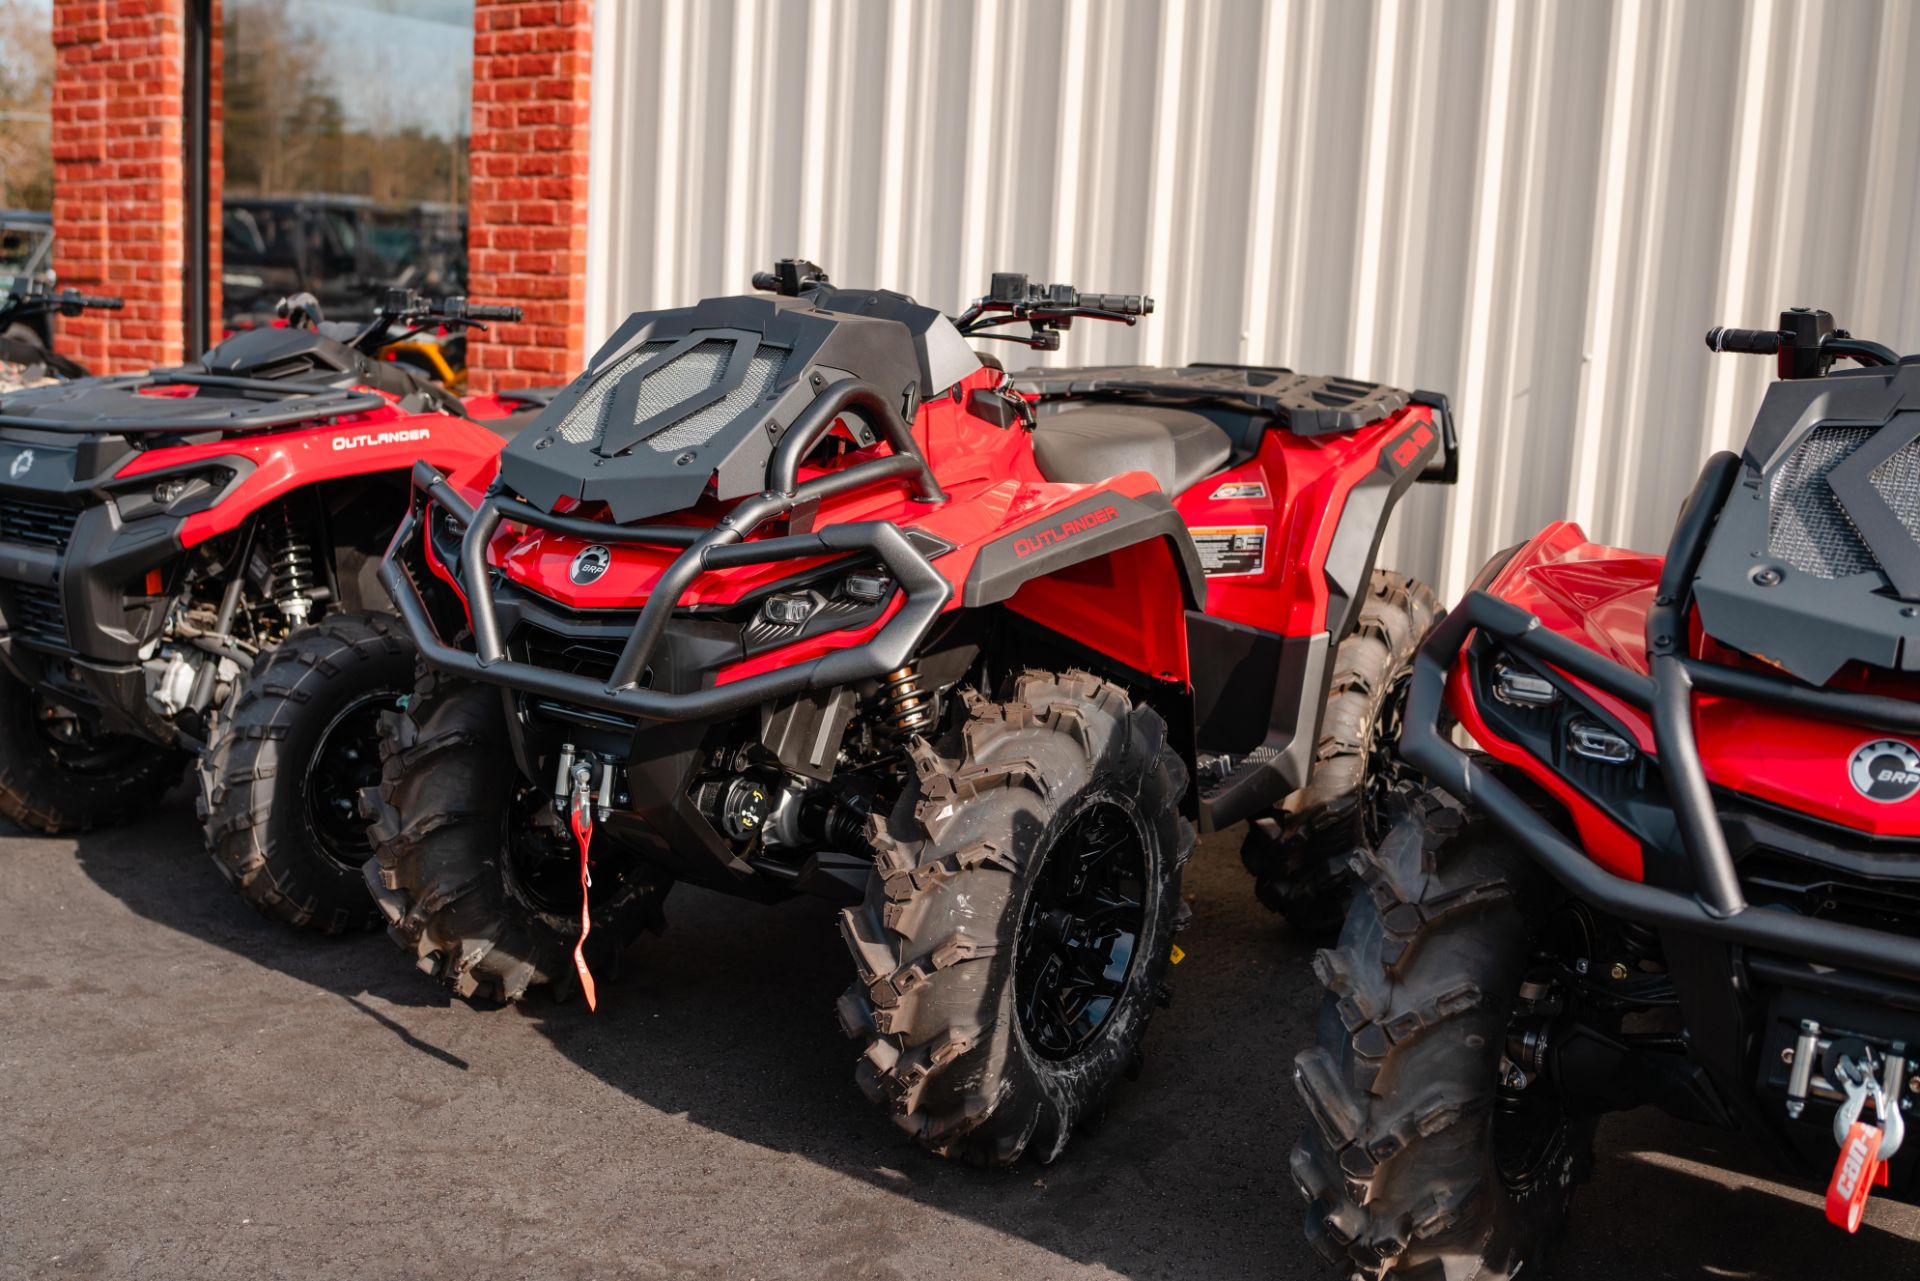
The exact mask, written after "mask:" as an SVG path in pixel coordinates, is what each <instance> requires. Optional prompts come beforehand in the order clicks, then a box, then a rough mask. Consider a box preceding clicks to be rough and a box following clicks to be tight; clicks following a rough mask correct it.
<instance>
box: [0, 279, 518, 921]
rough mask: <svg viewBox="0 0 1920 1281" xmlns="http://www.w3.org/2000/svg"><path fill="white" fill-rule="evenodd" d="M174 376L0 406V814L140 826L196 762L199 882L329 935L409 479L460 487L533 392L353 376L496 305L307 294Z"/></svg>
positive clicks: (355, 822) (366, 746) (373, 755)
mask: <svg viewBox="0 0 1920 1281" xmlns="http://www.w3.org/2000/svg"><path fill="white" fill-rule="evenodd" d="M284 310H285V315H286V319H287V321H288V323H287V325H286V326H285V327H282V328H262V329H255V330H251V331H248V332H246V333H241V334H237V335H234V336H233V337H231V338H228V339H227V340H226V341H224V342H221V343H220V344H218V345H217V346H215V347H214V348H213V349H212V350H211V351H209V352H208V353H207V354H206V355H205V356H203V357H202V358H200V359H199V360H197V361H194V362H193V363H191V364H188V365H184V366H181V367H179V368H176V369H159V370H153V371H151V372H149V373H145V374H139V375H131V376H123V377H96V378H85V379H80V380H78V381H74V382H68V383H63V384H59V385H56V386H50V387H41V388H36V389H31V390H27V391H18V392H12V393H9V394H7V395H5V396H0V815H4V816H5V817H7V818H8V819H11V820H12V821H13V822H15V823H18V824H20V825H21V826H23V827H27V828H31V829H34V830H39V831H46V832H69V831H82V830H86V829H88V828H94V827H104V826H108V825H112V824H115V823H119V822H122V821H125V820H127V819H130V818H133V817H136V816H138V815H140V814H142V813H144V812H145V811H146V810H147V809H148V808H149V807H150V806H151V805H152V804H153V802H154V800H155V799H156V798H157V797H158V796H159V795H160V793H162V792H164V791H165V790H167V789H168V788H169V787H171V786H172V785H173V784H174V783H176V782H177V781H178V780H179V778H180V775H181V772H182V769H183V768H184V766H185V765H186V764H187V762H188V760H189V758H190V757H192V756H193V755H194V754H196V753H197V754H198V756H199V781H200V785H201V804H202V816H203V818H204V819H205V821H206V826H207V838H208V842H209V844H210V846H211V849H212V852H213V855H214V858H215V861H216V863H217V864H218V865H219V867H220V869H221V870H222V872H223V873H225V874H226V875H227V876H228V877H229V879H231V880H232V881H233V883H234V884H235V885H236V886H237V887H238V888H239V890H240V892H241V893H242V894H243V895H244V896H245V897H246V898H247V900H248V901H249V902H250V903H252V904H253V905H254V906H255V907H256V908H258V909H260V910H261V911H262V912H264V913H266V914H267V915H269V916H272V917H274V918H276V919H279V920H283V921H287V922H289V923H291V924H295V925H301V926H306V927H308V928H312V929H316V930H321V931H326V932H335V931H340V930H346V929H352V928H358V927H360V926H363V925H366V924H368V923H369V922H370V920H371V918H372V906H371V904H370V902H369V900H368V898H367V894H366V890H365V888H364V885H363V883H362V880H361V877H360V872H359V865H360V862H361V861H362V860H364V859H365V858H366V856H367V852H368V847H367V844H366V837H365V834H364V830H363V824H362V823H361V821H360V819H359V817H358V814H357V808H356V806H357V797H358V791H359V788H360V787H361V786H363V785H365V784H367V783H370V782H372V781H373V780H374V779H375V778H376V777H377V770H378V755H377V751H376V748H375V740H374V736H375V720H376V717H377V716H378V714H379V712H380V711H381V710H382V709H383V708H385V707H390V706H391V705H392V704H393V702H394V700H396V699H398V698H401V697H404V696H405V694H406V692H407V690H408V689H410V688H411V687H412V683H413V666H414V660H413V651H412V648H411V646H409V645H408V644H407V641H406V638H405V635H404V633H403V632H402V631H401V629H400V628H399V627H398V626H396V625H395V623H394V622H393V621H392V619H391V618H390V611H391V608H392V606H391V604H390V602H389V601H388V599H387V597H386V594H385V593H384V592H383V591H382V589H381V587H380V585H379V582H378V581H377V578H376V576H375V571H376V567H377V565H378V562H379V558H380V554H381V552H382V550H383V549H384V548H385V546H386V544H387V540H388V539H389V537H391V535H392V533H393V527H394V524H395V523H396V522H397V521H398V520H399V518H400V516H401V515H402V514H403V513H404V512H405V509H406V493H407V479H406V478H407V473H408V470H409V468H411V467H412V466H413V464H414V462H415V461H416V460H418V459H421V458H427V459H431V460H434V461H435V464H436V465H438V466H441V467H444V468H446V469H447V470H448V472H449V474H452V475H458V476H461V477H469V476H472V475H474V474H476V473H478V472H479V471H480V470H481V469H483V468H486V467H488V466H490V465H491V463H492V460H493V458H494V456H495V454H497V453H498V451H499V449H500V445H501V443H502V439H503V436H504V435H505V434H507V433H510V432H511V431H512V430H514V429H515V428H516V427H517V426H519V425H520V424H521V423H523V422H524V421H525V419H526V418H527V417H530V416H531V415H530V409H531V408H532V407H533V406H534V405H537V403H538V402H539V401H540V400H541V399H542V397H541V396H539V395H530V396H529V395H522V396H518V397H514V396H488V397H482V398H478V399H476V400H474V401H472V402H467V403H462V402H461V401H460V400H458V399H456V398H455V397H454V396H453V395H451V394H450V393H449V392H447V391H446V390H445V389H444V388H441V387H439V386H437V385H435V384H433V383H431V382H429V381H427V380H426V379H424V378H422V377H420V376H419V375H418V374H416V373H414V372H412V371H411V370H408V369H405V368H403V367H401V366H399V365H395V364H391V363H388V362H385V361H379V360H375V359H372V358H371V357H370V355H369V353H370V352H373V351H376V350H378V349H379V347H380V346H381V345H383V344H384V343H385V342H386V341H387V340H388V339H389V338H393V337H399V336H401V335H403V334H404V333H405V332H406V331H407V330H408V329H410V328H413V327H416V326H423V325H431V326H436V327H437V326H452V327H460V326H471V325H474V324H476V323H479V322H481V321H482V320H484V319H503V320H510V319H514V318H517V316H518V314H519V313H518V310H517V309H516V308H512V307H482V306H477V305H472V304H469V303H467V302H466V300H464V299H458V298H455V299H449V300H446V301H444V302H428V301H427V300H425V299H422V298H421V297H420V296H419V295H417V294H414V293H411V292H409V291H406V290H397V291H393V292H391V293H389V295H388V296H387V297H386V299H385V300H384V301H383V302H382V304H381V306H380V308H379V310H378V311H377V313H376V315H375V318H374V320H372V321H371V322H369V323H367V324H365V325H342V324H338V323H333V322H327V321H325V320H323V319H322V318H321V316H320V312H319V309H318V307H317V306H316V305H315V304H314V302H313V300H312V299H311V298H293V299H289V300H287V307H286V308H285V309H284Z"/></svg>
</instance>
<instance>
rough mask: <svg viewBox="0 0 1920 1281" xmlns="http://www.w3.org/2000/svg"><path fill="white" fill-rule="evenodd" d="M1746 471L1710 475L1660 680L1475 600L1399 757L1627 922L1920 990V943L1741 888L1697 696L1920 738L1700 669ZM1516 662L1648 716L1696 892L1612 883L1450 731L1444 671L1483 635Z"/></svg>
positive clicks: (1897, 706) (1426, 663)
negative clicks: (1717, 530)
mask: <svg viewBox="0 0 1920 1281" xmlns="http://www.w3.org/2000/svg"><path fill="white" fill-rule="evenodd" d="M1739 466H1740V460H1739V459H1738V457H1736V456H1735V455H1733V454H1724V453H1723V454H1718V455H1716V456H1715V457H1714V458H1713V459H1711V460H1710V461H1709V462H1708V464H1707V467H1706V470H1705V471H1703V472H1702V473H1701V476H1700V479H1699V481H1698V482H1697V483H1696V484H1695V486H1694V489H1693V493H1692V495H1691V496H1690V497H1689V498H1688V500H1687V504H1686V506H1685V508H1684V509H1683V510H1682V512H1681V515H1680V520H1679V524H1678V526H1677V528H1676V529H1675V531H1674V536H1673V541H1672V543H1671V544H1670V545H1669V547H1668V550H1667V559H1666V565H1665V568H1664V570H1663V572H1662V574H1661V579H1660V585H1659V588H1658V594H1657V597H1656V600H1655V606H1654V608H1653V609H1652V610H1650V611H1649V612H1648V616H1647V653H1648V656H1649V666H1650V674H1646V675H1643V674H1641V673H1639V672H1636V671H1633V670H1631V669H1629V668H1626V667H1623V666H1621V665H1619V664H1617V663H1613V662H1611V661H1609V660H1607V659H1605V658H1602V657H1601V656H1600V655H1599V654H1597V653H1595V652H1594V651H1592V650H1590V649H1587V648H1586V647H1584V646H1582V645H1579V644H1577V643H1576V642H1574V641H1571V640H1569V639H1567V638H1566V637H1564V636H1561V635H1558V634H1557V633H1554V632H1550V631H1548V630H1547V629H1546V628H1545V627H1543V626H1542V625H1541V622H1540V620H1539V619H1538V618H1537V617H1535V616H1534V615H1532V614H1530V613H1528V612H1526V611H1525V610H1523V609H1520V608H1518V607H1516V606H1514V605H1511V604H1509V603H1507V602H1506V601H1503V600H1500V599H1499V598H1498V597H1495V596H1491V595H1489V594H1487V593H1485V592H1473V593H1471V594H1470V595H1468V597H1467V598H1466V599H1465V600H1464V601H1462V602H1461V603H1460V605H1459V606H1458V607H1456V608H1455V609H1454V610H1453V611H1452V612H1451V613H1449V614H1448V615H1447V617H1446V620H1445V621H1444V622H1442V623H1441V624H1440V626H1439V627H1438V628H1436V629H1435V630H1434V632H1433V634H1432V636H1431V637H1429V638H1428V640H1427V642H1426V644H1425V645H1424V646H1422V647H1421V651H1420V656H1419V659H1418V661H1417V662H1416V663H1415V665H1414V674H1413V683H1412V687H1411V689H1410V690H1409V693H1408V700H1407V711H1406V725H1405V728H1404V729H1403V731H1402V733H1401V738H1400V750H1401V754H1402V755H1403V756H1404V757H1405V758H1406V759H1407V761H1408V762H1409V763H1411V764H1412V765H1413V766H1414V767H1415V768H1417V769H1419V770H1420V771H1421V772H1423V773H1424V774H1426V776H1427V777H1428V778H1429V779H1431V780H1432V781H1433V782H1435V783H1437V784H1438V785H1439V786H1441V787H1443V788H1445V789H1446V790H1447V791H1448V792H1451V793H1452V794H1453V795H1454V796H1456V797H1458V798H1459V799H1460V800H1461V801H1463V802H1465V803H1467V804H1469V805H1473V806H1476V807H1478V808H1479V809H1481V810H1483V811H1485V812H1486V814H1487V815H1488V816H1489V817H1491V818H1492V819H1493V820H1494V821H1495V822H1496V823H1498V824H1499V825H1500V827H1501V828H1502V829H1504V830H1505V831H1506V832H1507V833H1508V835H1510V836H1511V837H1512V838H1513V839H1514V840H1516V841H1518V842H1519V843H1520V844H1521V845H1522V846H1524V847H1525V848H1526V849H1527V850H1528V851H1529V852H1530V853H1532V854H1533V855H1534V857H1536V858H1537V859H1539V860H1540V862H1541V863H1542V864H1544V865H1545V867H1546V869H1547V870H1548V871H1549V872H1551V873H1552V874H1553V876H1554V877H1555V878H1556V879H1558V880H1559V881H1560V882H1561V883H1562V884H1563V885H1565V886H1566V887H1567V888H1568V889H1569V890H1571V891H1572V892H1573V893H1574V894H1575V895H1577V896H1578V897H1579V898H1581V899H1583V900H1585V901H1587V902H1589V903H1591V904H1593V905H1594V906H1595V907H1598V908H1599V909H1601V910H1602V911H1605V912H1608V913H1610V914H1612V915H1615V916H1618V917H1621V918H1624V919H1626V920H1631V921H1638V922H1643V923H1645V924H1649V925H1655V926H1660V927H1664V928H1670V929H1673V930H1676V931H1680V932H1683V933H1688V934H1695V935H1701V936H1705V937H1709V938H1713V939H1717V940H1720V941H1723V942H1726V943H1731V944H1737V945H1741V946H1746V947H1754V948H1760V949H1763V950H1765V951H1768V952H1775V953H1780V954H1783V955H1786V956H1792V957H1801V958H1805V959H1807V960H1812V961H1818V962H1823V963H1826V964H1830V965H1838V966H1845V967H1848V968H1857V969H1861V970H1867V971H1871V972H1873V973H1878V974H1884V975H1891V976H1895V977H1898V978H1902V979H1908V980H1920V939H1916V938H1912V937H1908V936H1906V935H1901V934H1892V933H1888V932H1887V931H1884V930H1877V929H1872V928H1869V927H1866V926H1859V925H1850V924H1845V923H1842V922H1838V921H1831V920H1824V919H1820V918H1816V917H1810V916H1801V915H1797V914H1794V913H1791V912H1785V911H1777V910H1773V909H1770V908H1756V907H1753V906H1751V905H1749V904H1748V903H1747V901H1746V897H1745V894H1744V892H1743V891H1742V889H1741V886H1740V881H1739V876H1738V873H1737V871H1736V868H1735V865H1734V860H1733V856H1732V854H1731V853H1730V852H1729V850H1728V846H1727V838H1726V833H1725V831H1724V830H1723V828H1722V826H1721V822H1720V817H1719V814H1718V812H1717V810H1716V807H1715V805H1714V800H1713V794H1712V791H1711V789H1710V788H1709V786H1708V783H1707V777H1706V772H1705V770H1704V769H1703V768H1702V767H1701V764H1700V756H1699V752H1698V749H1697V746H1696V744H1695V742H1694V734H1693V716H1692V705H1693V691H1694V690H1696V689H1700V690H1705V691H1707V692H1709V693H1713V694H1719V695H1724V696H1728V697H1735V698H1742V699H1749V700H1753V701H1756V702H1766V703H1771V704H1774V705H1776V706H1779V707H1784V708H1787V709H1790V710H1792V711H1796V712H1800V713H1804V714H1806V715H1809V716H1815V717H1820V718H1822V719H1828V720H1840V721H1847V722H1850V723H1858V724H1863V725H1869V726H1875V727H1879V728H1883V729H1887V730H1893V731H1897V732H1903V733H1916V732H1920V705H1916V704H1913V703H1909V702H1904V701H1902V700H1899V699H1892V698H1883V697H1880V696H1877V695H1872V694H1858V693H1851V692H1844V691H1826V690H1821V689H1816V688H1814V687H1811V686H1807V685H1802V684H1799V683H1797V682H1793V681H1790V680H1786V679H1783V678H1780V677H1775V676H1770V675H1766V674H1764V673H1760V672H1755V671H1750V670H1746V669H1741V668H1734V667H1728V666H1723V665H1721V664H1716V663H1707V662H1701V661H1699V660H1697V659H1693V658H1690V657H1688V656H1687V655H1686V653H1685V639H1686V635H1687V632H1686V620H1687V607H1688V603H1689V597H1690V588H1691V584H1692V582H1693V578H1694V574H1695V573H1696V571H1697V570H1698V568H1699V564H1700V557H1701V554H1702V552H1703V551H1704V550H1705V547H1706V541H1707V535H1708V533H1709V532H1711V530H1712V527H1713V521H1714V518H1715V516H1716V515H1717V513H1718V512H1719V510H1720V508H1721V505H1722V503H1723V501H1724V500H1725V498H1726V496H1727V493H1728V491H1729V490H1730V489H1731V487H1732V485H1733V483H1734V481H1735V479H1736V477H1737V474H1738V469H1739ZM1476 630H1478V631H1481V632H1485V633H1487V634H1488V635H1491V636H1493V637H1496V638H1498V640H1499V641H1500V643H1501V644H1502V645H1503V646H1505V647H1506V648H1507V649H1508V650H1509V651H1511V652H1512V653H1514V654H1516V655H1519V656H1521V657H1524V658H1530V659H1532V660H1534V661H1535V662H1538V663H1541V664H1545V665H1547V666H1549V667H1552V668H1558V669H1559V670H1561V671H1563V672H1565V673H1567V674H1568V675H1570V676H1572V677H1574V678H1576V679H1578V680H1581V681H1585V682H1587V683H1588V684H1591V685H1592V686H1594V687H1595V688H1598V689H1600V690H1603V691H1605V692H1606V693H1608V694H1611V695H1612V696H1614V697H1615V698H1618V699H1620V700H1621V701H1622V702H1625V703H1628V704H1630V705H1632V706H1634V707H1638V708H1640V709H1642V710H1645V711H1647V712H1648V713H1649V714H1650V715H1651V718H1652V721H1653V729H1654V744H1655V755H1656V757H1657V760H1658V764H1659V767H1660V772H1661V775H1662V777H1663V779H1664V780H1665V782H1666V786H1667V791H1668V793H1669V795H1670V798H1671V800H1672V803H1673V806H1674V811H1675V814H1676V817H1677V818H1678V820H1679V828H1680V834H1681V838H1682V843H1683V845H1684V847H1685V851H1686V855H1687V862H1688V866H1689V868H1690V870H1691V872H1692V879H1693V884H1694V892H1693V893H1691V894H1687V893H1681V892H1679V891H1677V890H1672V889H1664V888H1661V887H1659V886H1656V885H1648V884H1644V883H1642V882H1639V881H1631V880H1627V879H1625V878H1624V877H1619V876H1615V875H1613V874H1612V873H1610V872H1608V871H1606V870H1605V869H1604V868H1602V867H1601V866H1600V865H1599V864H1597V863H1595V862H1594V861H1593V860H1592V859H1591V858H1590V857H1588V855H1587V854H1586V852H1585V851H1584V850H1582V849H1581V848H1580V847H1579V846H1578V845H1577V844H1575V843H1574V842H1573V841H1571V840H1569V839H1568V838H1567V837H1566V836H1565V835H1563V834H1562V833H1561V832H1560V831H1559V830H1558V829H1556V828H1555V827H1554V826H1553V825H1552V824H1551V823H1550V822H1548V821H1547V819H1546V818H1544V817H1542V816H1541V814H1540V813H1538V812H1537V811H1536V810H1535V809H1534V807H1533V806H1532V805H1531V804H1529V803H1528V802H1527V801H1526V800H1525V799H1523V798H1522V797H1521V796H1520V795H1519V794H1518V793H1517V792H1515V791H1514V790H1513V789H1512V788H1510V787H1508V786H1507V785H1506V783H1504V782H1503V781H1501V779H1500V778H1499V777H1498V776H1497V775H1496V774H1495V773H1493V772H1492V771H1490V770H1489V769H1487V768H1486V767H1485V766H1483V765H1481V764H1480V763H1479V761H1478V760H1477V759H1476V758H1475V757H1474V756H1473V755H1471V754H1469V753H1467V752H1465V751H1462V750H1461V749H1460V748H1459V747H1457V746H1455V745H1454V744H1453V742H1452V741H1451V740H1450V739H1449V738H1448V737H1447V736H1446V735H1445V734H1443V733H1442V732H1441V730H1440V717H1441V712H1442V703H1443V700H1444V697H1445V693H1446V683H1447V674H1448V671H1449V669H1451V667H1452V666H1453V664H1454V662H1455V661H1456V660H1457V659H1458V657H1459V655H1460V652H1461V648H1462V646H1464V645H1465V643H1466V641H1467V639H1468V636H1469V634H1470V633H1472V632H1474V631H1476Z"/></svg>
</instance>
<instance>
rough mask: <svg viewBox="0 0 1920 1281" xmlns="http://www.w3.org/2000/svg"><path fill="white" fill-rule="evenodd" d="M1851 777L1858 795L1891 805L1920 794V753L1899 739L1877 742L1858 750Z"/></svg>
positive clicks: (1849, 771) (1850, 768)
mask: <svg viewBox="0 0 1920 1281" xmlns="http://www.w3.org/2000/svg"><path fill="white" fill-rule="evenodd" d="M1847 774H1848V776H1849V777H1850V778H1852V779H1853V790H1854V791H1856V792H1858V793H1860V795H1862V796H1864V797H1866V798H1867V799H1868V800H1870V801H1879V802H1880V803H1881V804H1883V805H1891V804H1893V803H1894V802H1896V801H1904V800H1906V799H1907V798H1908V797H1909V796H1912V795H1913V794H1914V793H1915V792H1920V752H1916V751H1915V750H1914V749H1913V745H1912V744H1911V743H1903V742H1901V741H1900V740H1899V739H1897V738H1876V739H1874V740H1873V742H1871V743H1862V744H1861V745H1860V746H1859V747H1857V748H1855V749H1854V753H1853V760H1852V761H1851V762H1850V763H1849V764H1848V766H1847Z"/></svg>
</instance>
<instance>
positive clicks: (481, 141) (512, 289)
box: [467, 0, 593, 392]
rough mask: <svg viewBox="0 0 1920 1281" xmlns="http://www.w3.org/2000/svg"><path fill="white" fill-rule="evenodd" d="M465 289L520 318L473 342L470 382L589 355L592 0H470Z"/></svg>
mask: <svg viewBox="0 0 1920 1281" xmlns="http://www.w3.org/2000/svg"><path fill="white" fill-rule="evenodd" d="M473 22H474V33H473V143H472V151H471V172H472V194H471V196H470V197H469V200H468V204H467V219H468V221H467V257H468V263H467V270H468V276H469V282H468V289H469V291H470V292H471V294H472V295H473V297H474V298H475V299H476V300H478V301H481V302H498V303H515V304H518V305H519V306H520V307H522V308H523V309H524V310H525V311H526V319H525V321H524V323H522V324H517V325H495V326H494V327H493V329H492V331H491V332H489V333H486V334H475V335H474V336H473V337H472V338H471V339H470V340H469V342H468V347H467V369H468V387H469V390H471V391H475V392H481V391H492V390H499V389H503V388H512V387H528V386H535V385H538V384H542V383H556V382H563V381H565V380H566V379H568V378H570V377H572V376H573V375H574V374H575V373H578V372H579V370H580V368H581V366H582V365H583V364H585V363H586V305H587V114H588V94H587V67H588V60H589V54H590V52H591V50H592V45H593V5H592V3H591V0H557V2H555V0H547V2H546V3H530V2H529V0H475V4H474V13H473Z"/></svg>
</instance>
